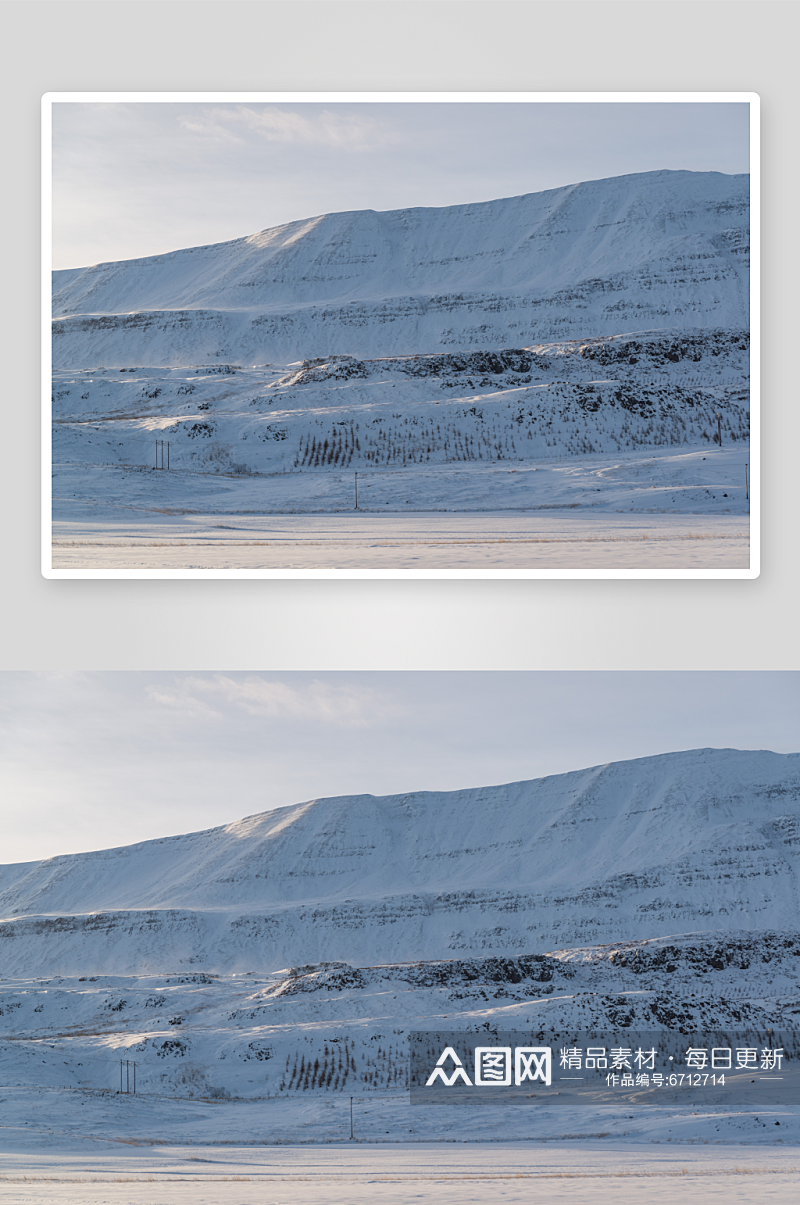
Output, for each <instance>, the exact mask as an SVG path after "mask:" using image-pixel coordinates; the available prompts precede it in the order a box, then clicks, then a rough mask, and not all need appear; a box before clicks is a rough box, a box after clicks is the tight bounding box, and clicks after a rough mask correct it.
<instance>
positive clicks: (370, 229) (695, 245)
mask: <svg viewBox="0 0 800 1205" xmlns="http://www.w3.org/2000/svg"><path fill="white" fill-rule="evenodd" d="M748 222H749V177H748V176H746V175H737V176H726V175H722V174H720V173H717V172H687V171H657V172H646V173H642V174H637V175H630V176H619V177H614V178H611V179H606V180H593V181H588V182H585V183H580V184H575V185H570V186H567V187H563V188H556V189H550V190H548V191H546V192H542V193H531V194H528V195H525V196H521V197H512V198H509V199H504V200H496V201H488V202H484V203H481V204H473V205H456V206H447V207H444V208H435V209H425V208H419V209H408V210H395V211H391V212H386V213H376V212H374V211H372V210H366V211H358V212H351V213H333V214H323V215H321V216H318V217H313V218H309V219H307V220H303V221H297V222H291V223H289V224H288V225H285V226H279V227H275V228H273V229H269V230H263V231H260V232H259V233H257V234H253V235H250V236H249V237H246V238H241V239H235V240H233V241H232V242H227V243H219V244H214V245H212V246H207V247H193V248H188V249H185V250H180V251H175V252H172V253H170V254H168V255H159V256H152V257H149V258H146V259H137V260H125V261H121V262H117V263H107V264H98V265H95V266H93V267H87V268H76V269H69V270H66V271H61V272H56V273H55V274H54V284H53V293H54V295H53V316H54V318H55V320H56V321H55V323H54V344H53V348H54V351H53V355H54V364H55V365H56V366H57V367H61V368H68V367H71V368H75V367H80V366H83V367H87V366H89V365H91V366H111V365H113V366H116V367H127V366H132V365H140V364H149V365H177V364H197V363H204V362H208V361H214V360H218V359H220V358H221V359H224V360H234V361H236V362H240V363H245V364H254V363H264V362H267V361H278V362H281V363H287V362H290V361H293V360H297V359H300V358H305V359H308V358H309V357H318V356H324V357H328V356H330V355H333V354H349V355H355V356H361V357H364V356H366V357H375V356H386V355H392V354H401V355H409V354H417V353H431V352H435V351H438V350H443V349H444V350H453V349H465V348H473V349H474V348H485V347H509V346H511V347H526V346H529V345H531V344H533V343H540V342H544V341H553V340H559V339H561V340H563V339H570V338H580V339H585V338H587V337H592V336H607V335H612V334H618V333H620V332H623V331H631V330H646V329H653V328H665V327H670V328H696V327H701V328H702V327H736V328H747V327H748V325H749V301H748V262H749V227H748Z"/></svg>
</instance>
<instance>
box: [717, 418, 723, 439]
mask: <svg viewBox="0 0 800 1205" xmlns="http://www.w3.org/2000/svg"><path fill="white" fill-rule="evenodd" d="M717 436H718V437H719V446H720V447H722V415H721V414H720V413H719V411H717Z"/></svg>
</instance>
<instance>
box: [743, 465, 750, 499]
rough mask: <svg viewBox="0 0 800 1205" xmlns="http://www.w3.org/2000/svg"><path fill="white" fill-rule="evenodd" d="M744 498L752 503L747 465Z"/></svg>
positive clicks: (745, 468)
mask: <svg viewBox="0 0 800 1205" xmlns="http://www.w3.org/2000/svg"><path fill="white" fill-rule="evenodd" d="M744 496H745V498H746V499H747V501H748V502H749V501H750V486H749V484H748V481H747V465H745V466H744Z"/></svg>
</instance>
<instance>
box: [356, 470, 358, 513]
mask: <svg viewBox="0 0 800 1205" xmlns="http://www.w3.org/2000/svg"><path fill="white" fill-rule="evenodd" d="M356 510H358V473H356Z"/></svg>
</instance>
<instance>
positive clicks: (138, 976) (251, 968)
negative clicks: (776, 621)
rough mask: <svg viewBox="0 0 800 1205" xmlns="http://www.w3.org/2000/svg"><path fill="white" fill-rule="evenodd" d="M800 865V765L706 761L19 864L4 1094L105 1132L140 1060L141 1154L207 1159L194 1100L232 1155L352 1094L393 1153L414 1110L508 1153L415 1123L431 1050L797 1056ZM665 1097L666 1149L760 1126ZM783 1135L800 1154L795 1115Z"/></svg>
mask: <svg viewBox="0 0 800 1205" xmlns="http://www.w3.org/2000/svg"><path fill="white" fill-rule="evenodd" d="M799 852H800V755H798V754H791V755H782V754H775V753H770V752H742V751H737V750H730V749H721V750H713V749H698V750H693V751H690V752H685V753H672V754H665V755H663V756H660V757H648V758H641V759H638V760H636V761H628V762H618V763H614V764H611V765H607V766H595V767H593V768H591V769H587V770H581V771H578V772H576V773H572V774H561V775H556V776H553V777H549V778H543V779H538V780H535V781H532V782H521V783H513V784H510V785H508V786H502V787H487V788H480V789H475V790H469V791H453V792H449V793H444V792H420V793H415V794H410V795H395V796H389V797H386V798H376V797H374V796H371V795H360V796H353V797H348V798H338V799H320V800H313V801H311V802H308V803H304V804H301V805H298V806H296V807H288V808H280V809H276V810H274V811H271V812H266V813H263V814H261V815H256V816H250V817H247V818H246V819H244V820H241V821H238V822H236V823H234V824H230V825H226V826H224V827H221V828H214V829H208V830H206V831H203V832H198V833H190V834H187V835H185V836H178V837H168V838H165V839H163V840H160V841H147V842H142V843H139V844H137V845H132V846H127V847H124V848H121V849H111V850H101V851H98V852H95V853H89V854H75V855H72V856H67V857H60V858H51V859H48V860H47V861H44V862H34V863H26V864H23V865H17V866H5V867H2V868H0V909H2V915H3V916H4V917H5V919H4V920H3V921H2V922H0V968H1V970H0V1077H2V1082H3V1083H4V1084H5V1085H11V1086H13V1085H21V1086H23V1087H24V1088H25V1089H26V1090H30V1091H33V1092H34V1093H36V1092H44V1093H45V1096H46V1097H47V1101H46V1103H47V1105H48V1107H49V1105H51V1104H52V1100H53V1099H54V1097H53V1095H52V1094H53V1092H54V1091H55V1090H61V1091H62V1093H63V1094H64V1099H65V1101H68V1102H69V1101H72V1100H77V1101H80V1103H81V1106H82V1107H84V1106H86V1105H89V1109H87V1113H86V1114H84V1116H86V1115H88V1113H89V1111H90V1110H91V1109H92V1108H95V1105H93V1104H92V1101H93V1100H94V1099H95V1096H96V1099H97V1102H98V1103H97V1106H96V1107H97V1109H100V1108H101V1106H102V1110H103V1112H104V1114H105V1112H107V1110H108V1108H110V1107H111V1106H112V1105H113V1100H112V1098H111V1097H110V1096H109V1093H110V1092H114V1091H117V1090H119V1088H120V1084H121V1082H122V1092H123V1097H122V1099H123V1100H124V1101H125V1102H126V1105H127V1104H128V1102H130V1101H131V1100H133V1099H135V1098H132V1097H130V1096H129V1095H128V1092H129V1087H130V1074H131V1066H132V1063H133V1062H135V1063H136V1075H137V1081H136V1082H137V1092H138V1093H140V1094H143V1101H145V1102H146V1107H147V1120H146V1121H145V1122H143V1123H142V1128H141V1134H142V1136H143V1137H144V1138H145V1139H146V1140H147V1141H158V1142H164V1141H186V1138H185V1135H184V1133H183V1130H181V1129H180V1126H181V1125H182V1124H183V1115H182V1114H181V1115H180V1119H177V1118H176V1114H175V1112H174V1101H175V1098H176V1097H183V1098H187V1097H195V1098H199V1099H200V1100H202V1101H206V1102H208V1103H209V1104H213V1105H214V1107H215V1108H216V1106H217V1105H219V1106H220V1107H222V1106H223V1105H224V1107H225V1109H227V1108H228V1107H230V1109H231V1110H233V1111H232V1112H231V1113H230V1115H229V1114H228V1113H224V1116H225V1117H228V1119H229V1120H228V1123H227V1124H229V1125H230V1126H231V1127H232V1129H231V1133H235V1135H236V1141H242V1134H243V1133H247V1134H248V1135H249V1134H251V1133H252V1135H253V1139H252V1140H253V1141H258V1142H261V1141H263V1137H261V1134H262V1130H263V1126H264V1121H263V1116H262V1114H261V1113H259V1115H258V1118H257V1120H256V1121H252V1120H249V1119H250V1114H248V1113H247V1102H253V1103H254V1102H256V1101H257V1102H259V1103H261V1102H266V1101H268V1100H269V1099H270V1098H271V1099H272V1100H273V1101H274V1102H275V1105H276V1108H277V1109H278V1110H279V1113H280V1116H278V1114H271V1115H270V1116H271V1117H272V1121H271V1123H270V1124H271V1126H272V1130H271V1133H272V1134H273V1139H272V1140H275V1137H274V1136H275V1135H276V1134H280V1135H284V1136H285V1140H288V1139H289V1137H292V1138H297V1137H298V1136H300V1137H304V1136H309V1135H310V1136H317V1137H319V1136H322V1137H323V1138H329V1137H331V1136H332V1135H333V1136H336V1135H339V1136H341V1135H340V1133H339V1131H340V1127H341V1117H340V1113H339V1112H338V1111H337V1110H339V1109H340V1108H341V1105H342V1104H345V1105H346V1097H347V1096H348V1095H355V1096H356V1099H357V1100H361V1101H363V1102H365V1103H366V1102H367V1101H368V1102H369V1115H370V1117H371V1118H373V1121H374V1119H375V1118H378V1119H380V1126H379V1131H380V1133H381V1134H382V1135H383V1134H384V1131H386V1132H389V1130H392V1132H394V1131H395V1130H396V1129H397V1126H398V1124H399V1123H400V1120H401V1119H402V1127H401V1128H402V1133H403V1134H404V1135H406V1136H410V1138H409V1140H416V1139H417V1138H421V1139H425V1140H430V1138H431V1137H436V1136H439V1137H448V1136H451V1135H452V1133H457V1134H458V1135H460V1136H462V1137H463V1135H464V1131H465V1126H466V1127H467V1129H468V1130H469V1127H471V1126H472V1127H474V1128H475V1132H476V1134H479V1135H480V1137H481V1138H485V1137H486V1135H487V1134H490V1135H493V1136H496V1137H507V1136H508V1124H509V1118H508V1115H507V1110H506V1109H502V1108H498V1110H497V1112H496V1113H493V1112H492V1111H491V1110H486V1111H485V1110H483V1109H481V1110H477V1111H473V1110H467V1111H466V1112H467V1114H472V1113H473V1112H475V1113H476V1117H475V1119H474V1121H472V1120H467V1118H466V1116H461V1115H460V1114H458V1110H456V1113H452V1112H449V1111H447V1109H446V1108H445V1111H444V1112H441V1111H438V1106H437V1110H434V1112H436V1118H435V1120H432V1119H431V1117H430V1116H429V1111H428V1110H425V1111H424V1117H423V1118H421V1119H420V1120H419V1121H417V1120H416V1118H415V1116H414V1113H415V1110H413V1109H412V1110H408V1109H407V1107H406V1106H407V1102H408V1097H407V1096H406V1095H405V1093H406V1089H407V1087H408V1083H409V1079H408V1072H409V1064H408V1042H407V1039H408V1035H409V1033H410V1032H412V1031H418V1030H422V1031H427V1032H430V1031H434V1030H435V1031H444V1030H447V1031H448V1032H452V1031H457V1032H463V1031H466V1032H468V1033H473V1034H474V1033H476V1032H480V1033H481V1034H482V1035H484V1034H487V1035H497V1034H498V1033H500V1032H503V1033H505V1032H510V1031H514V1032H531V1033H541V1032H551V1033H556V1034H572V1035H574V1034H579V1033H589V1032H593V1033H596V1034H606V1035H607V1036H608V1037H607V1044H609V1045H610V1044H614V1043H615V1042H619V1041H620V1040H621V1039H622V1040H624V1039H625V1037H626V1036H627V1038H628V1039H629V1041H630V1036H631V1035H632V1034H635V1033H645V1032H650V1031H658V1032H659V1033H660V1034H662V1035H663V1038H664V1040H665V1041H668V1042H671V1043H672V1045H671V1046H670V1047H669V1049H670V1050H672V1049H674V1050H676V1051H682V1050H683V1049H685V1046H686V1038H687V1036H690V1035H693V1034H702V1033H705V1034H709V1033H719V1034H722V1035H728V1038H727V1039H726V1040H725V1042H724V1043H723V1044H728V1045H730V1044H731V1042H732V1041H733V1039H732V1037H731V1035H735V1034H744V1033H745V1032H747V1033H749V1034H752V1035H754V1037H753V1041H756V1040H757V1044H758V1045H759V1046H761V1045H762V1044H767V1045H770V1046H771V1045H774V1044H777V1045H780V1046H781V1047H782V1048H783V1049H784V1051H785V1053H786V1056H787V1057H791V1058H792V1059H794V1058H795V1056H796V1048H797V1040H798V1039H797V1024H798V1015H799V1014H798V990H797V989H798V963H799V962H800V939H798V929H800V923H799V920H800V918H799V917H798V889H797V888H798V884H797V874H798V854H799ZM773 1039H774V1040H773ZM690 1044H692V1043H691V1041H690ZM712 1044H713V1043H712ZM748 1044H749V1040H748ZM706 1045H708V1042H706ZM659 1048H661V1041H660V1040H659ZM120 1060H123V1063H122V1065H121V1063H120ZM121 1074H122V1075H123V1081H121V1080H120V1075H121ZM5 1091H8V1088H6V1089H5ZM159 1096H160V1097H161V1098H162V1099H163V1100H164V1101H166V1102H168V1109H167V1112H166V1113H164V1114H163V1116H162V1115H161V1114H159V1115H158V1116H159V1118H160V1120H159V1121H158V1122H157V1123H156V1122H154V1121H153V1117H154V1116H155V1114H153V1109H154V1108H155V1107H156V1105H157V1104H158V1098H159ZM343 1096H344V1098H345V1099H344V1101H343V1100H342V1098H343ZM59 1099H60V1098H59ZM26 1100H27V1098H26ZM38 1101H39V1097H38V1096H36V1097H35V1098H31V1102H28V1104H27V1105H26V1107H29V1108H31V1109H33V1113H32V1124H40V1122H39V1119H38V1118H39V1115H38V1112H37V1108H40V1107H41V1106H39V1105H38ZM337 1101H338V1102H339V1103H338V1105H337V1103H336V1102H337ZM225 1102H227V1104H226V1103H225ZM648 1103H654V1104H655V1105H658V1108H656V1109H655V1111H653V1110H652V1109H651V1110H650V1113H649V1114H648V1116H649V1117H650V1120H649V1121H647V1125H648V1126H650V1127H651V1131H652V1133H653V1134H654V1135H655V1136H656V1137H657V1138H658V1137H662V1136H663V1137H667V1136H670V1135H672V1134H673V1127H676V1126H679V1125H681V1124H684V1122H685V1124H686V1126H687V1132H688V1133H690V1134H691V1135H692V1137H693V1140H697V1134H698V1133H699V1132H702V1133H703V1134H704V1135H705V1136H706V1138H708V1139H710V1140H711V1141H715V1140H716V1141H719V1140H720V1139H721V1137H722V1135H723V1134H728V1133H732V1134H733V1135H734V1137H735V1138H736V1139H737V1140H738V1138H739V1137H740V1136H741V1134H742V1133H744V1134H750V1133H751V1132H752V1133H760V1132H761V1131H760V1130H759V1127H761V1129H763V1125H764V1123H763V1110H762V1109H761V1107H760V1106H759V1108H758V1109H757V1110H756V1111H755V1112H754V1113H753V1116H752V1117H751V1116H750V1113H751V1112H752V1110H749V1111H748V1110H747V1109H745V1111H744V1112H743V1113H738V1112H734V1113H732V1114H731V1115H730V1117H726V1116H725V1112H726V1108H725V1106H724V1105H723V1106H720V1105H719V1104H712V1106H710V1110H711V1111H710V1112H708V1109H709V1106H708V1105H707V1104H704V1105H703V1106H702V1107H703V1109H705V1111H706V1112H707V1113H708V1116H707V1117H705V1114H704V1119H701V1120H698V1108H700V1107H701V1106H700V1105H699V1104H698V1101H697V1098H696V1096H695V1095H693V1096H692V1097H691V1099H688V1098H687V1101H686V1103H685V1104H680V1103H677V1104H676V1103H673V1104H671V1105H669V1106H668V1107H661V1106H660V1105H659V1104H658V1102H657V1101H656V1102H650V1101H649V1100H648ZM65 1107H66V1106H65ZM565 1107H566V1106H565ZM170 1110H171V1111H170ZM79 1112H80V1110H79ZM601 1112H602V1113H603V1117H602V1124H600V1118H599V1117H598V1116H597V1115H596V1111H595V1112H592V1111H591V1110H589V1111H588V1112H587V1113H581V1110H580V1109H578V1110H577V1112H576V1113H575V1114H574V1116H573V1115H572V1114H569V1116H570V1117H571V1118H572V1120H570V1121H568V1122H567V1123H566V1124H567V1130H568V1132H572V1131H573V1130H575V1131H576V1132H580V1133H583V1132H585V1131H586V1130H587V1127H588V1130H589V1131H590V1132H592V1133H594V1132H596V1131H598V1130H599V1131H601V1132H602V1133H607V1132H609V1129H610V1128H611V1129H613V1128H614V1126H616V1125H619V1124H621V1125H622V1126H623V1129H624V1131H625V1132H626V1133H627V1132H629V1130H630V1125H631V1122H632V1121H633V1120H634V1119H633V1117H632V1116H631V1109H630V1107H629V1105H628V1104H627V1101H626V1102H625V1103H624V1104H623V1105H620V1104H619V1103H616V1104H615V1103H614V1102H613V1101H612V1100H609V1101H608V1102H606V1103H605V1104H604V1105H603V1107H602V1109H601ZM457 1114H458V1115H457ZM684 1114H685V1117H684ZM478 1115H480V1116H478ZM126 1116H127V1113H126ZM221 1116H222V1114H217V1113H215V1114H214V1124H215V1126H216V1125H218V1124H219V1118H220V1117H221ZM522 1116H523V1115H522V1114H520V1119H519V1121H518V1122H515V1124H518V1125H519V1127H521V1128H519V1129H518V1130H517V1131H515V1132H516V1133H519V1134H520V1135H526V1136H534V1135H536V1136H539V1137H542V1136H545V1135H548V1136H549V1135H550V1133H551V1132H552V1133H553V1134H563V1132H564V1124H565V1121H564V1115H563V1112H561V1113H559V1111H558V1110H556V1111H555V1113H554V1114H553V1115H551V1113H550V1111H549V1110H548V1109H546V1108H544V1106H539V1107H537V1108H536V1109H535V1110H527V1111H524V1121H523V1120H522ZM681 1119H683V1120H681ZM346 1121H347V1118H345V1123H346ZM93 1124H94V1123H93ZM359 1124H361V1123H359ZM376 1124H377V1122H376ZM636 1124H639V1125H644V1124H645V1123H644V1121H640V1122H638V1123H636ZM253 1125H255V1129H252V1128H251V1129H248V1128H247V1127H248V1126H250V1127H252V1126H253ZM773 1125H780V1126H781V1127H782V1129H781V1131H780V1136H781V1139H782V1140H783V1141H791V1140H793V1136H794V1135H796V1132H797V1129H796V1118H792V1116H791V1115H789V1114H788V1113H787V1110H786V1109H785V1108H782V1109H781V1110H780V1115H779V1116H778V1117H776V1118H772V1119H771V1121H770V1126H773ZM392 1127H394V1128H393V1129H392ZM698 1127H700V1128H699V1129H698ZM156 1131H157V1132H156ZM226 1132H227V1131H226ZM470 1132H472V1131H471V1130H470ZM648 1132H650V1131H648ZM675 1132H676V1133H677V1132H678V1130H677V1129H676V1130H675ZM776 1132H777V1131H776ZM215 1133H216V1131H215ZM126 1140H128V1139H127V1138H126ZM670 1140H671V1139H670ZM774 1140H775V1139H774V1137H773V1141H774Z"/></svg>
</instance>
